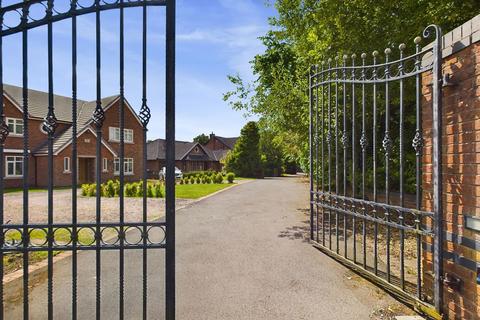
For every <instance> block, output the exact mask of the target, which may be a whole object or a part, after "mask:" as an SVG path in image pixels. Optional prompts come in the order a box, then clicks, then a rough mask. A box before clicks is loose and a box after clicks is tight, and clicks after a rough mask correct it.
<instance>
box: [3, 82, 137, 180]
mask: <svg viewBox="0 0 480 320" xmlns="http://www.w3.org/2000/svg"><path fill="white" fill-rule="evenodd" d="M3 94H4V103H5V107H4V113H5V121H6V123H7V125H8V127H9V131H10V133H9V135H8V137H7V139H6V142H5V149H4V152H5V159H4V160H5V168H4V170H5V172H4V174H5V186H6V187H7V188H11V187H20V186H22V183H23V182H22V179H23V137H24V123H23V111H22V101H23V98H22V88H21V87H16V86H12V85H4V93H3ZM119 102H120V96H119V95H116V96H111V97H107V98H104V99H102V107H103V109H104V111H105V122H104V125H103V129H102V137H103V138H102V151H101V156H102V180H103V181H105V180H107V179H114V178H115V177H117V176H118V175H119V159H118V154H119V149H120V143H119V140H120V138H119V136H120V129H119V115H118V112H119V110H118V108H119V105H120V103H119ZM77 105H78V113H77V150H78V159H77V163H78V166H77V168H78V170H77V174H78V182H79V184H82V183H89V182H95V166H96V164H95V158H96V155H95V150H96V139H97V135H96V128H95V127H94V125H93V124H92V114H93V111H94V110H95V105H96V102H95V101H83V100H77ZM54 106H55V115H56V117H57V120H58V127H57V129H56V133H55V135H54V142H53V155H54V164H53V166H54V175H53V180H54V185H55V186H68V185H71V181H72V176H71V175H72V171H71V167H72V159H71V157H72V141H73V135H72V99H71V98H69V97H63V96H58V95H55V96H54ZM47 108H48V93H46V92H42V91H37V90H30V89H29V90H28V109H29V114H28V146H29V148H28V150H29V154H30V156H29V160H28V161H29V177H28V178H29V183H30V185H31V186H37V187H44V186H46V185H47V179H48V170H47V161H48V157H47V156H48V152H47V138H48V136H47V134H46V133H45V132H44V131H43V129H42V123H43V119H44V117H45V115H46V114H47ZM124 137H125V166H124V167H125V180H126V181H133V180H140V179H141V176H142V153H143V143H142V141H143V128H142V125H141V122H140V119H139V118H138V116H137V114H136V113H135V111H134V110H133V109H132V107H131V106H130V104H129V103H128V102H127V101H125V131H124Z"/></svg>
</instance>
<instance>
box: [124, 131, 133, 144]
mask: <svg viewBox="0 0 480 320" xmlns="http://www.w3.org/2000/svg"><path fill="white" fill-rule="evenodd" d="M123 132H124V138H125V142H130V143H132V142H133V130H132V129H125V130H124V131H123Z"/></svg>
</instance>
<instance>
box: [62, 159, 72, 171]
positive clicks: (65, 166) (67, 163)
mask: <svg viewBox="0 0 480 320" xmlns="http://www.w3.org/2000/svg"><path fill="white" fill-rule="evenodd" d="M63 172H65V173H68V172H70V158H69V157H65V158H63Z"/></svg>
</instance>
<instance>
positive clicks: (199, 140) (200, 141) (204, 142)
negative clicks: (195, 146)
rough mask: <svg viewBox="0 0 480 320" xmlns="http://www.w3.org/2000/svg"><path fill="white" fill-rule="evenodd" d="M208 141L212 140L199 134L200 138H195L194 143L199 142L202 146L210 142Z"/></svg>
mask: <svg viewBox="0 0 480 320" xmlns="http://www.w3.org/2000/svg"><path fill="white" fill-rule="evenodd" d="M208 140H210V138H209V137H208V136H207V135H206V134H204V133H202V134H199V135H198V136H196V137H195V138H193V141H194V142H198V143H200V144H206V143H207V142H208Z"/></svg>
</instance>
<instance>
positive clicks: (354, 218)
mask: <svg viewBox="0 0 480 320" xmlns="http://www.w3.org/2000/svg"><path fill="white" fill-rule="evenodd" d="M356 57H357V55H356V54H352V80H355V58H356ZM355 116H356V109H355V82H353V81H352V198H355V161H356V158H357V157H356V153H355V151H356V150H355V144H356V141H355V139H356V138H355ZM355 207H356V206H355V201H352V212H355ZM352 238H353V263H357V229H356V217H355V215H354V216H352Z"/></svg>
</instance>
